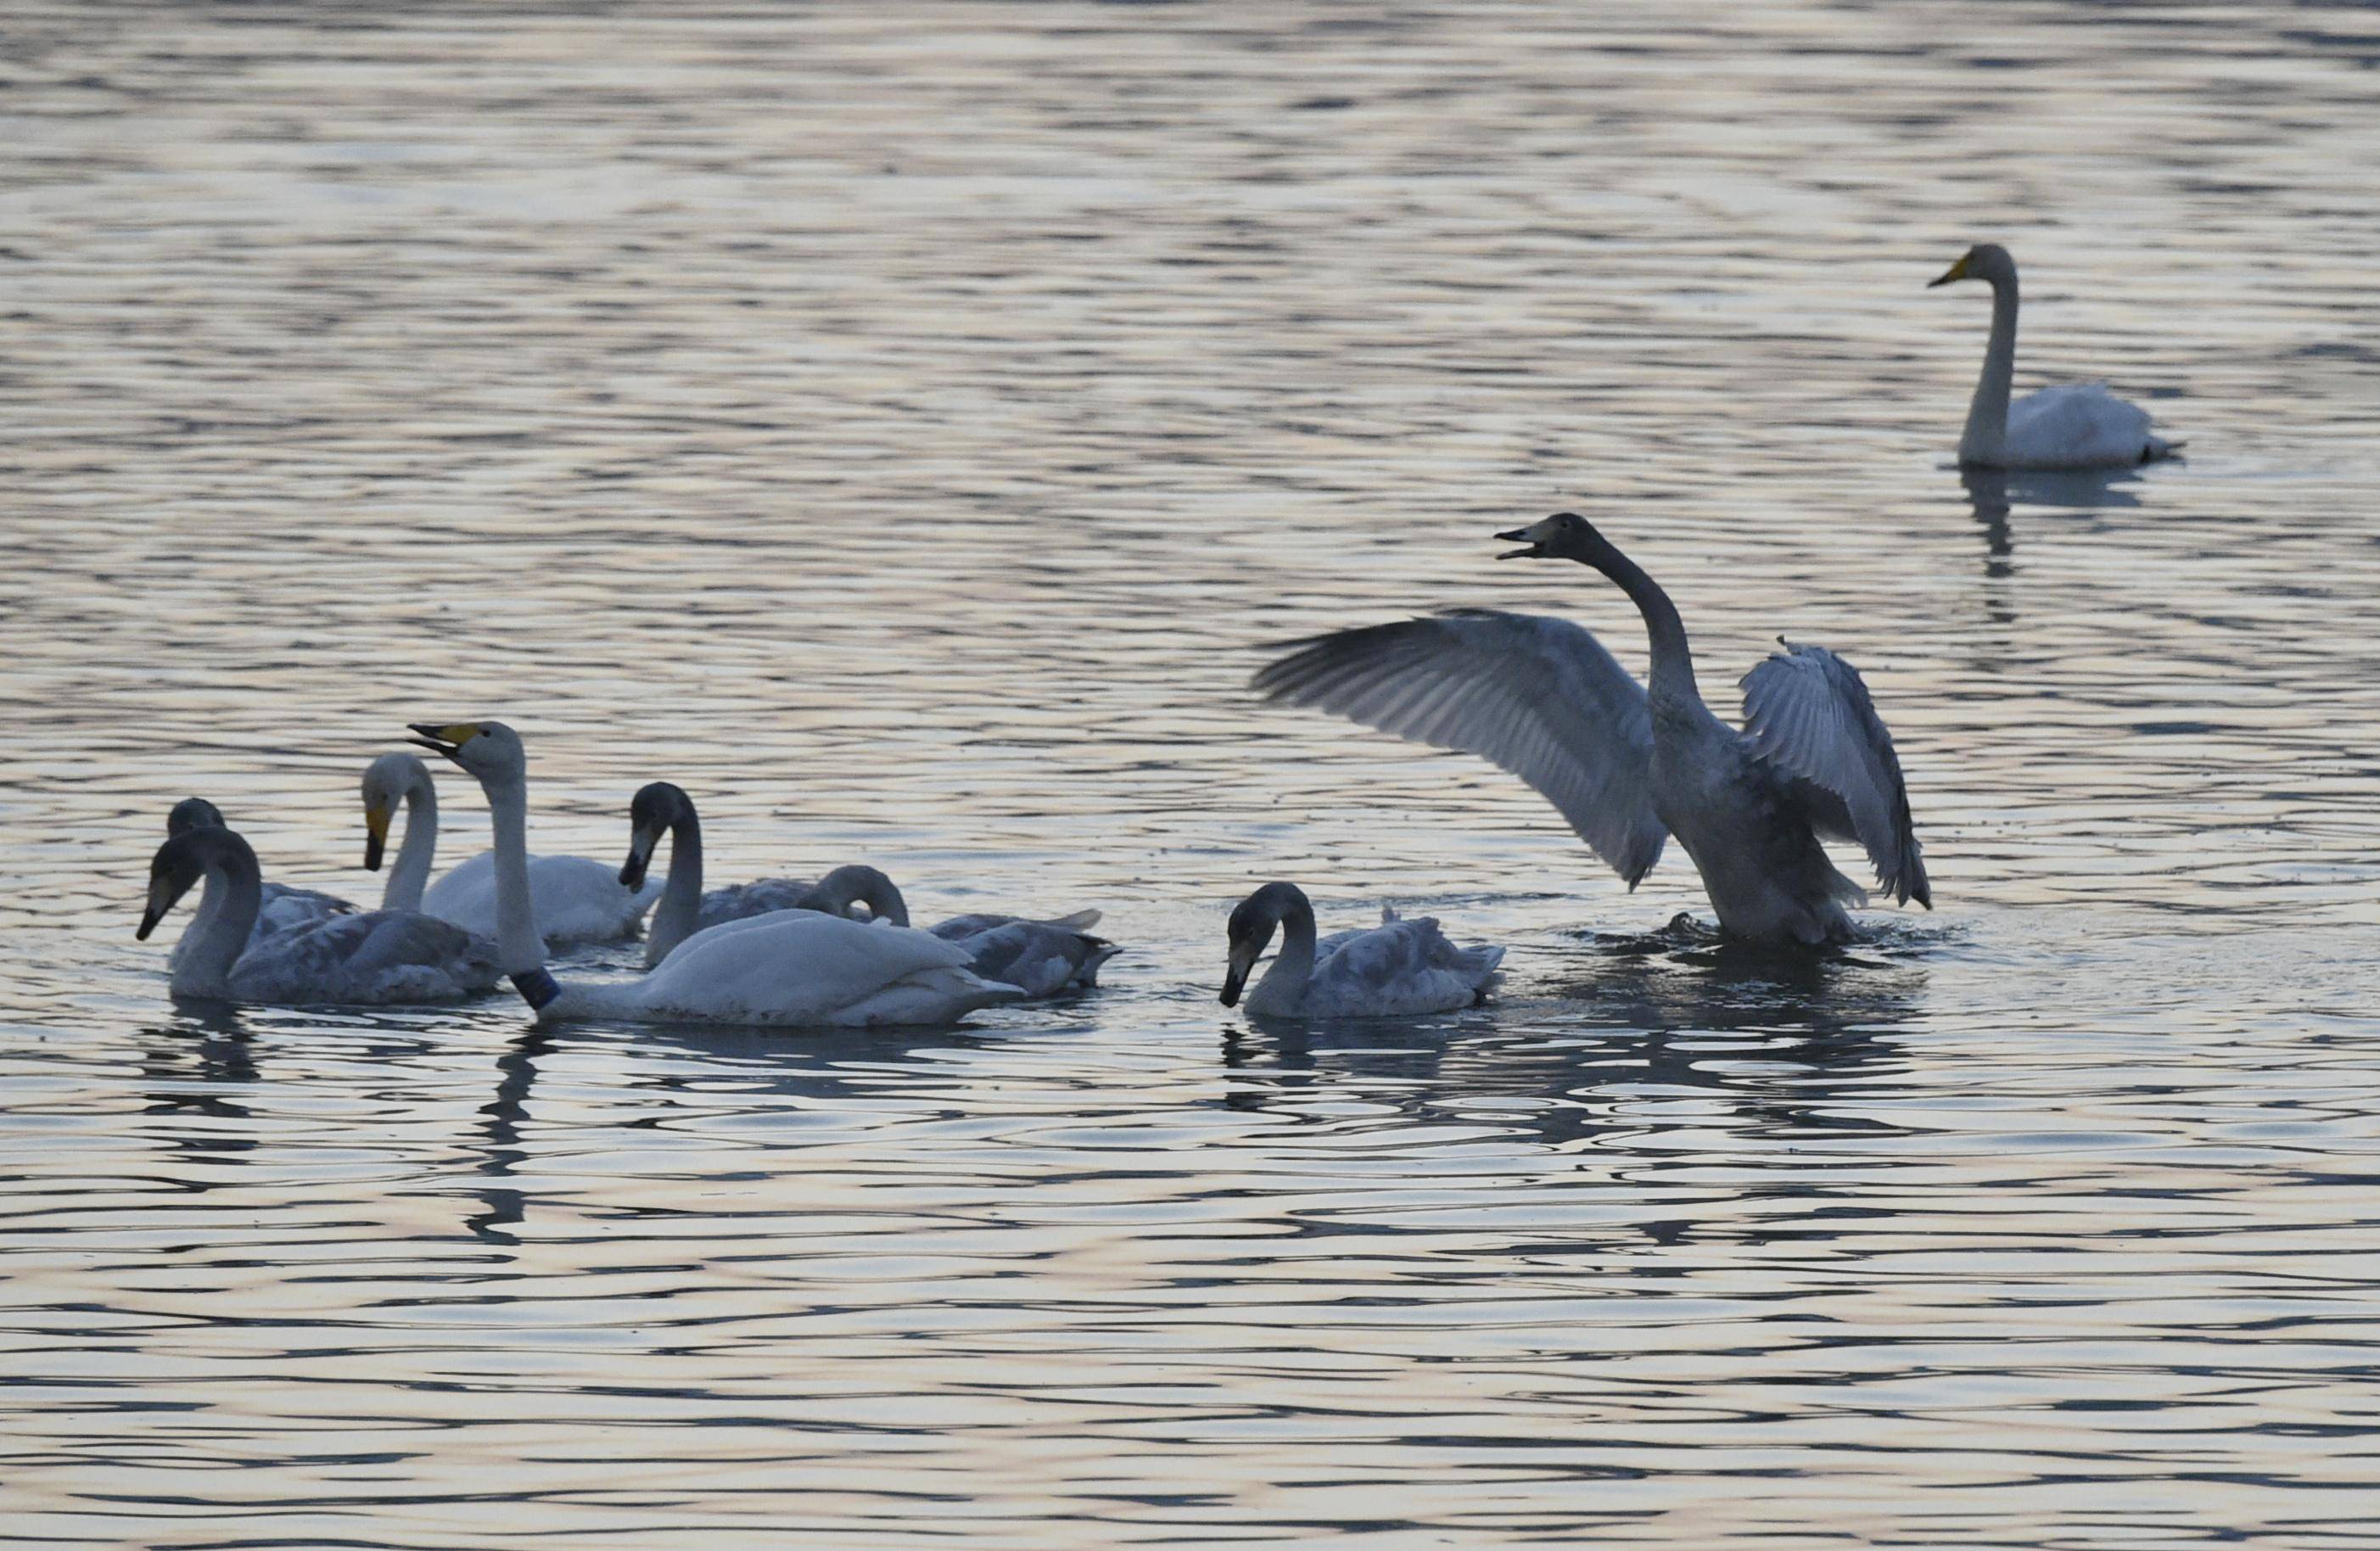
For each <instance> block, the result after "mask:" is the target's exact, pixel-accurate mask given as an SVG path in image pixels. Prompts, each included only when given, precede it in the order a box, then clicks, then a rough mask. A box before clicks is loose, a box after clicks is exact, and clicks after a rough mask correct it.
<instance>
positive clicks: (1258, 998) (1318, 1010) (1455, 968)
mask: <svg viewBox="0 0 2380 1551" xmlns="http://www.w3.org/2000/svg"><path fill="white" fill-rule="evenodd" d="M1276 927H1278V928H1280V930H1281V952H1280V954H1279V955H1278V956H1277V957H1275V958H1274V960H1273V962H1272V967H1271V968H1270V969H1269V970H1267V971H1265V976H1264V978H1263V979H1261V980H1259V981H1257V988H1256V989H1255V990H1253V991H1250V992H1249V993H1248V1011H1249V1012H1257V1013H1263V1014H1268V1015H1270V1016H1274V1017H1283V1018H1400V1017H1418V1016H1420V1015H1421V1014H1423V1013H1427V1012H1453V1011H1455V1010H1456V1009H1458V1008H1463V1007H1469V1006H1472V1005H1473V1004H1475V1003H1476V1002H1478V1001H1479V1000H1482V999H1483V998H1485V997H1486V996H1487V994H1488V989H1489V988H1491V987H1492V986H1494V985H1495V983H1496V979H1497V972H1496V966H1497V965H1498V964H1500V963H1503V962H1504V950H1502V949H1501V948H1488V947H1483V948H1458V947H1456V946H1455V945H1454V944H1453V943H1451V942H1450V941H1448V940H1447V939H1446V937H1445V935H1444V934H1443V933H1441V932H1440V931H1439V929H1438V923H1437V922H1436V921H1433V920H1429V919H1427V917H1424V918H1422V919H1420V920H1414V921H1405V920H1400V919H1399V918H1398V916H1397V913H1396V912H1395V911H1393V910H1388V909H1383V910H1382V911H1381V912H1380V924H1379V925H1378V926H1377V927H1369V928H1367V929H1365V930H1361V931H1350V932H1338V933H1335V934H1333V935H1332V936H1330V937H1328V938H1325V939H1322V940H1321V941H1320V942H1319V943H1318V942H1316V941H1315V939H1314V930H1315V928H1314V906H1313V904H1312V903H1310V902H1308V901H1307V899H1306V897H1305V891H1304V890H1302V889H1300V888H1299V887H1298V886H1297V885H1296V884H1294V883H1268V884H1266V885H1265V886H1264V887H1263V888H1261V889H1259V890H1257V891H1256V892H1255V893H1253V894H1250V895H1249V896H1248V897H1247V898H1246V899H1245V900H1242V901H1241V902H1240V903H1239V907H1238V908H1237V909H1235V910H1233V912H1232V919H1231V923H1230V926H1229V927H1228V928H1227V931H1228V936H1229V939H1230V942H1231V957H1230V962H1229V964H1228V966H1227V967H1226V969H1225V972H1224V975H1223V989H1222V992H1221V994H1220V997H1218V999H1217V1000H1220V1001H1221V1002H1222V1004H1223V1005H1224V1006H1226V1007H1230V1006H1232V1005H1233V1004H1234V1003H1236V1002H1237V1001H1238V1000H1240V988H1241V987H1242V986H1244V985H1245V984H1246V983H1247V978H1248V972H1249V971H1250V970H1251V969H1253V968H1255V967H1256V962H1257V957H1258V955H1260V954H1262V953H1263V952H1264V951H1265V945H1266V944H1267V943H1269V942H1270V941H1271V940H1272V935H1273V931H1274V929H1275V928H1276Z"/></svg>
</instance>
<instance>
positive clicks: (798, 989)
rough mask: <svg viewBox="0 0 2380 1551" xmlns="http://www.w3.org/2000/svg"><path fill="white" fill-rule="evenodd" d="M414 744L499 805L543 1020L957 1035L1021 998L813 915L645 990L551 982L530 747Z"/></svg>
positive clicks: (486, 740)
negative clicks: (963, 1021) (542, 923)
mask: <svg viewBox="0 0 2380 1551" xmlns="http://www.w3.org/2000/svg"><path fill="white" fill-rule="evenodd" d="M413 731H414V732H416V733H419V734H420V735H421V736H420V742H421V746H423V747H425V748H429V749H432V750H434V751H436V752H437V753H440V754H443V755H444V756H445V757H447V758H449V759H452V760H454V761H455V764H457V765H459V766H461V767H462V768H463V769H465V770H467V771H468V772H469V773H470V774H471V775H473V776H474V777H476V778H477V779H478V781H479V782H480V788H481V789H482V790H483V791H485V792H486V793H487V795H488V806H489V809H490V811H491V813H492V816H493V818H494V821H495V839H496V849H495V862H494V864H493V866H494V872H495V883H496V904H497V916H498V931H497V938H496V941H497V947H498V953H499V957H500V961H501V963H502V965H503V967H504V972H505V974H506V975H509V976H510V977H511V978H512V982H513V985H514V987H515V988H516V989H517V990H519V991H520V993H521V996H522V999H523V1000H526V1001H528V1004H529V1006H530V1008H531V1009H532V1010H533V1011H534V1012H536V1013H537V1014H538V1016H539V1017H540V1020H546V1021H551V1020H555V1019H563V1018H583V1017H611V1018H627V1019H635V1020H640V1021H654V1022H672V1023H681V1022H683V1023H714V1024H743V1025H758V1026H778V1027H785V1026H810V1027H817V1026H835V1027H856V1026H864V1025H873V1024H946V1023H952V1022H955V1021H956V1020H957V1019H959V1018H961V1017H964V1016H965V1014H967V1013H968V1012H973V1011H975V1010H976V1009H977V1008H979V1007H988V1006H990V1005H992V1004H993V1003H995V1002H1002V1001H1014V1000H1017V998H1018V997H1019V996H1020V995H1022V993H1021V992H1020V991H1019V990H1018V989H1017V988H1015V987H1014V986H1009V985H1002V984H1000V983H997V982H994V981H989V980H986V979H984V978H983V977H982V976H981V975H977V974H975V973H974V972H973V971H972V970H970V969H969V968H968V967H967V963H968V960H967V955H966V954H965V952H964V951H962V950H960V949H959V948H957V947H955V946H954V945H953V944H950V943H946V942H943V941H941V940H940V939H936V938H934V937H931V936H929V935H928V934H927V933H924V932H915V931H908V930H905V929H903V928H897V927H889V926H880V927H871V926H863V925H862V924H860V923H859V922H856V921H852V920H848V919H844V920H838V919H836V918H834V917H832V916H829V915H820V914H817V913H815V912H811V911H780V912H777V913H775V914H773V915H757V916H752V917H749V918H747V919H744V920H737V921H729V922H726V923H724V924H722V925H720V926H717V927H711V928H710V929H709V930H707V931H700V932H697V933H695V934H693V935H692V936H690V937H687V938H686V939H684V940H683V941H681V942H679V943H678V944H677V946H676V948H675V949H674V951H672V952H671V953H670V955H669V956H668V957H667V958H666V959H664V960H662V962H661V963H659V964H658V965H656V966H655V967H654V968H652V969H651V970H649V971H648V972H647V973H646V974H645V975H643V976H642V977H641V978H639V979H637V980H632V981H625V982H616V983H610V984H600V985H598V984H572V985H563V984H560V983H558V982H556V981H555V979H554V978H553V975H551V974H549V973H547V971H546V969H545V966H544V957H545V948H544V944H543V942H541V941H540V939H539V935H538V932H537V929H536V926H535V918H534V916H533V915H532V911H531V902H530V899H529V888H528V837H527V831H528V757H527V755H526V754H525V752H524V751H523V749H522V747H521V742H520V738H519V736H518V735H517V734H516V733H514V732H513V730H512V729H511V728H509V727H506V726H505V725H504V723H503V722H501V721H477V722H468V721H467V722H458V723H455V724H452V725H447V726H433V725H430V724H426V723H425V724H417V725H416V726H415V727H414V729H413ZM614 881H615V882H616V881H617V880H616V879H614Z"/></svg>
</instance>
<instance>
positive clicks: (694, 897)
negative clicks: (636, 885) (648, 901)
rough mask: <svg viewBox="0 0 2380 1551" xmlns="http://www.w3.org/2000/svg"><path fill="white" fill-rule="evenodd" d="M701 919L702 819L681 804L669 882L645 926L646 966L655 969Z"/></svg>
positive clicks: (672, 828)
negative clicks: (654, 966)
mask: <svg viewBox="0 0 2380 1551" xmlns="http://www.w3.org/2000/svg"><path fill="white" fill-rule="evenodd" d="M701 916H702V820H701V819H699V818H696V817H695V813H694V805H693V804H692V803H690V802H688V803H681V804H679V805H678V810H677V817H676V818H674V819H672V820H671V821H670V865H669V881H668V882H666V883H664V884H663V885H662V897H661V903H658V904H656V905H654V906H653V915H652V919H651V920H650V921H649V922H648V923H646V926H645V967H646V968H647V969H650V968H652V967H653V965H655V964H657V963H661V962H662V960H663V959H665V958H668V957H669V952H670V950H671V949H673V948H674V947H676V946H677V945H678V944H679V943H681V942H684V941H685V940H686V939H687V938H689V937H692V936H693V935H694V927H695V923H696V922H697V921H698V920H699V919H701Z"/></svg>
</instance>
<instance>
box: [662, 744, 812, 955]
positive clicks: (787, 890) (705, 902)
mask: <svg viewBox="0 0 2380 1551" xmlns="http://www.w3.org/2000/svg"><path fill="white" fill-rule="evenodd" d="M664 835H667V836H668V837H669V842H670V865H669V875H668V877H667V878H665V879H663V881H662V892H661V899H660V901H659V903H656V904H655V905H654V906H653V914H652V919H651V920H650V921H649V922H647V923H646V926H645V967H646V968H647V969H650V968H652V967H653V965H655V964H657V963H661V962H662V960H663V959H666V958H668V957H669V955H670V951H671V950H672V949H674V948H675V947H676V946H677V945H678V944H679V943H681V942H684V941H685V940H686V939H687V938H689V937H692V936H693V935H694V934H695V933H697V932H699V931H707V930H709V929H710V927H716V926H721V925H723V924H724V923H726V922H729V921H744V920H749V919H751V918H752V917H754V916H759V915H770V914H771V913H772V912H775V911H780V910H792V909H795V908H797V907H799V906H800V905H801V903H802V901H803V898H804V897H805V896H806V895H807V894H808V893H809V891H810V889H811V887H812V886H811V885H810V884H809V883H807V882H804V881H802V880H799V879H796V878H759V879H757V880H756V881H754V882H750V883H730V884H727V885H725V886H723V887H722V888H717V889H711V890H709V891H705V890H704V888H703V887H702V819H701V818H700V816H698V814H697V813H696V812H695V811H694V799H693V798H692V797H689V796H687V795H686V792H685V790H684V789H683V788H681V787H678V786H674V785H672V784H671V783H670V782H666V781H656V782H650V783H649V784H648V785H646V786H645V787H644V788H643V789H642V790H640V791H639V792H637V794H636V796H635V797H633V798H631V799H630V800H629V803H628V859H627V861H626V862H625V863H624V864H622V866H621V867H620V883H621V885H622V886H623V887H624V888H629V889H641V888H643V887H644V883H645V873H646V870H647V869H648V868H649V867H650V866H652V861H653V849H654V847H656V846H658V845H660V844H661V842H662V836H664Z"/></svg>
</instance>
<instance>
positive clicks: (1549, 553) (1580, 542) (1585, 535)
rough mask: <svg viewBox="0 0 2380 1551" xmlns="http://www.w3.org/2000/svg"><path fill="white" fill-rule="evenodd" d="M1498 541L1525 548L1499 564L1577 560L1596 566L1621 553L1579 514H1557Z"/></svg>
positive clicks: (1504, 555) (1501, 557)
mask: <svg viewBox="0 0 2380 1551" xmlns="http://www.w3.org/2000/svg"><path fill="white" fill-rule="evenodd" d="M1496 537H1497V538H1499V539H1503V540H1504V541H1505V542H1507V543H1512V544H1519V545H1521V546H1522V548H1520V549H1517V550H1506V551H1504V552H1503V553H1501V554H1500V555H1498V556H1497V557H1496V558H1497V559H1498V560H1576V561H1584V562H1585V563H1588V564H1593V563H1595V562H1596V561H1597V560H1598V559H1601V558H1603V557H1605V556H1607V555H1612V554H1617V553H1618V552H1619V551H1617V550H1614V549H1613V548H1612V547H1611V540H1610V539H1606V538H1605V537H1604V536H1603V535H1602V534H1600V533H1597V531H1596V530H1595V525H1594V524H1593V523H1591V522H1589V521H1587V520H1586V519H1585V517H1582V516H1580V515H1578V514H1577V513H1576V512H1556V513H1555V514H1554V515H1552V516H1550V517H1548V518H1546V519H1545V520H1544V521H1542V522H1533V523H1531V524H1530V525H1529V526H1528V527H1512V528H1507V529H1505V530H1504V531H1503V532H1501V533H1499V534H1498V535H1496Z"/></svg>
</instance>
